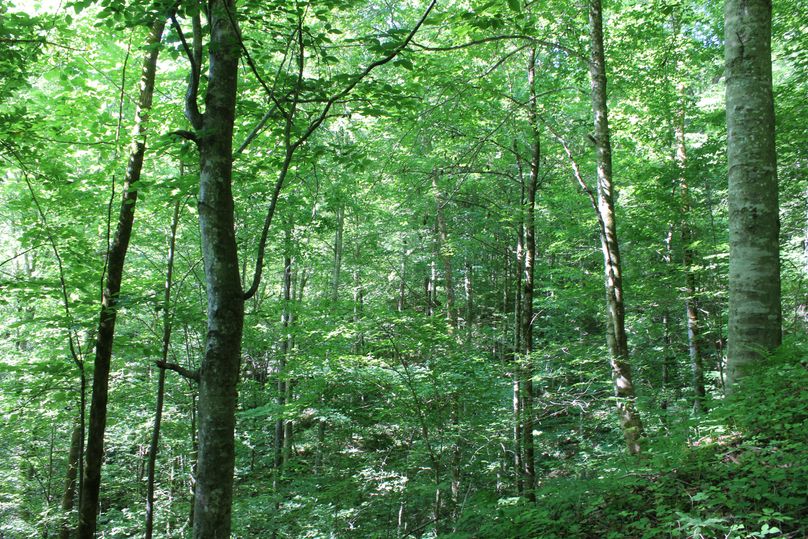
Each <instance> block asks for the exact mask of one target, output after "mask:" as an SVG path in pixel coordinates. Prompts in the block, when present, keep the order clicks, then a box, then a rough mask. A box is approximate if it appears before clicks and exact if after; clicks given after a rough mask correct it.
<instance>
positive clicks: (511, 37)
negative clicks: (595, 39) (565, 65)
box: [413, 34, 587, 60]
mask: <svg viewBox="0 0 808 539" xmlns="http://www.w3.org/2000/svg"><path fill="white" fill-rule="evenodd" d="M495 41H529V42H530V43H532V44H534V45H541V46H542V47H545V48H548V49H556V50H560V51H563V52H566V53H567V54H569V55H570V56H572V57H574V58H577V59H579V60H587V58H586V57H585V56H583V55H582V54H580V53H579V52H578V51H575V50H573V49H570V48H569V47H565V46H564V45H562V44H560V43H556V42H554V41H547V40H545V39H537V38H535V37H533V36H529V35H526V34H505V35H501V36H489V37H483V38H480V39H473V40H471V41H469V42H466V43H460V44H458V45H446V46H443V47H432V46H429V45H422V44H420V43H415V42H413V46H415V47H418V48H419V49H421V50H423V51H427V52H446V51H456V50H460V49H466V48H468V47H474V46H476V45H483V44H485V43H491V42H495Z"/></svg>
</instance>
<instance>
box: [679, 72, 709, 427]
mask: <svg viewBox="0 0 808 539" xmlns="http://www.w3.org/2000/svg"><path fill="white" fill-rule="evenodd" d="M679 92H680V96H679V97H680V99H681V101H682V102H681V104H680V107H679V115H678V117H677V119H676V124H675V126H674V138H675V139H676V167H677V169H678V171H679V182H678V183H679V195H680V197H681V201H682V208H681V225H680V231H681V236H682V266H683V268H684V273H685V314H686V316H687V347H688V351H689V354H690V370H691V373H692V385H693V393H694V399H693V411H694V412H695V413H697V414H699V413H701V412H702V411H704V398H705V395H706V393H705V390H704V367H703V362H702V357H701V346H700V343H699V311H698V309H697V307H696V275H695V273H694V271H693V257H694V254H693V247H692V246H691V243H692V242H693V233H692V231H691V230H690V215H691V211H690V191H689V190H688V185H687V175H686V171H687V145H686V142H685V103H684V100H685V95H684V88H683V87H680V88H679Z"/></svg>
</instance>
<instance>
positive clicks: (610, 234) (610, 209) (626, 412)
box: [589, 0, 642, 454]
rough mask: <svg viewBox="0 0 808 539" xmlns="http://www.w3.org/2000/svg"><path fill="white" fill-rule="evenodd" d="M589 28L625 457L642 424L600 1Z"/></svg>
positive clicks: (635, 448)
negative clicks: (616, 208)
mask: <svg viewBox="0 0 808 539" xmlns="http://www.w3.org/2000/svg"><path fill="white" fill-rule="evenodd" d="M589 29H590V46H591V58H590V62H589V75H590V79H591V84H590V86H591V95H592V112H593V115H594V120H595V122H594V123H595V136H594V138H595V148H596V153H597V182H598V183H597V197H598V199H597V200H598V208H597V211H598V215H599V220H600V222H601V234H600V236H601V248H602V250H603V261H604V273H605V282H606V308H607V316H606V322H607V331H606V340H607V343H608V346H609V355H610V362H611V367H612V379H613V381H614V392H615V396H616V397H617V412H618V415H619V418H620V427H621V428H622V430H623V435H624V437H625V440H626V445H627V447H628V451H629V453H631V454H637V453H639V452H640V439H641V438H642V421H641V419H640V415H639V413H638V412H637V410H636V403H635V395H634V383H633V382H632V380H631V368H630V366H629V363H628V359H629V355H628V339H627V337H626V329H625V306H624V304H623V276H622V268H621V265H620V250H619V244H618V241H617V224H616V222H615V214H614V200H613V185H612V145H611V141H610V139H609V119H608V114H607V107H606V59H605V55H604V51H603V10H602V8H601V0H590V4H589Z"/></svg>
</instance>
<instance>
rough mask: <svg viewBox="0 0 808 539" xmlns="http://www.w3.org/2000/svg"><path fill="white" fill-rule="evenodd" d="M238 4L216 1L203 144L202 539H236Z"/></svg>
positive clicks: (198, 499)
mask: <svg viewBox="0 0 808 539" xmlns="http://www.w3.org/2000/svg"><path fill="white" fill-rule="evenodd" d="M235 11H236V9H235V2H233V1H232V0H212V1H211V2H210V4H209V13H210V21H209V27H210V68H209V74H208V88H207V92H206V95H205V114H204V116H203V117H202V124H201V129H198V130H197V131H198V133H197V136H198V139H199V161H200V168H201V173H200V178H199V228H200V232H201V240H202V256H203V259H204V265H205V282H206V285H207V298H208V309H207V315H208V329H207V346H206V348H205V355H204V357H203V359H202V364H201V366H200V371H199V414H198V421H199V435H198V439H199V457H198V462H197V475H196V491H195V499H194V503H195V506H194V532H193V537H194V538H196V539H227V538H228V537H230V526H231V506H232V502H233V470H234V464H235V439H234V429H235V419H236V399H237V388H236V386H237V383H238V376H239V370H240V363H241V335H242V331H243V326H244V292H243V291H242V287H241V282H240V276H239V264H238V253H237V247H236V236H235V230H234V211H233V193H232V169H233V158H232V155H233V122H234V120H235V108H236V87H237V80H238V67H239V63H238V62H239V53H240V43H239V38H238V29H237V28H236V27H235V24H234V23H235V17H236V14H235Z"/></svg>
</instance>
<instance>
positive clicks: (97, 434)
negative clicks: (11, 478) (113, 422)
mask: <svg viewBox="0 0 808 539" xmlns="http://www.w3.org/2000/svg"><path fill="white" fill-rule="evenodd" d="M164 28H165V20H164V19H161V20H159V21H157V22H155V23H154V25H153V26H152V29H151V32H150V34H149V37H148V39H147V41H146V51H147V52H146V55H145V57H144V59H143V67H142V74H141V79H140V96H139V99H138V105H137V110H136V112H135V127H134V132H133V135H132V139H133V140H132V146H131V150H130V155H129V163H128V165H127V169H126V176H125V178H124V184H123V196H122V198H121V208H120V214H119V216H118V224H117V228H116V231H115V237H114V239H113V241H112V243H111V244H110V246H109V251H108V252H107V275H106V286H105V287H104V292H103V297H102V300H101V313H100V314H99V321H98V332H97V336H96V341H95V368H94V371H93V395H92V400H91V403H90V421H89V429H88V433H87V447H86V464H85V467H84V479H83V481H82V495H81V504H80V508H79V537H80V538H81V539H91V538H92V537H93V536H94V535H95V528H96V519H97V517H98V498H99V494H100V490H101V465H102V461H103V458H104V431H105V429H106V425H107V397H108V392H109V371H110V363H111V359H112V343H113V340H114V338H115V321H116V318H117V314H118V294H119V293H120V290H121V280H122V278H123V268H124V260H125V258H126V251H127V249H128V248H129V239H130V238H131V236H132V223H133V222H134V218H135V204H136V203H137V185H136V184H137V181H138V180H139V179H140V173H141V171H142V169H143V156H144V154H145V152H146V132H147V131H146V128H147V125H148V115H149V111H150V110H151V105H152V96H153V94H154V79H155V73H156V69H157V55H158V53H159V44H160V40H161V38H162V35H163V29H164Z"/></svg>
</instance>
